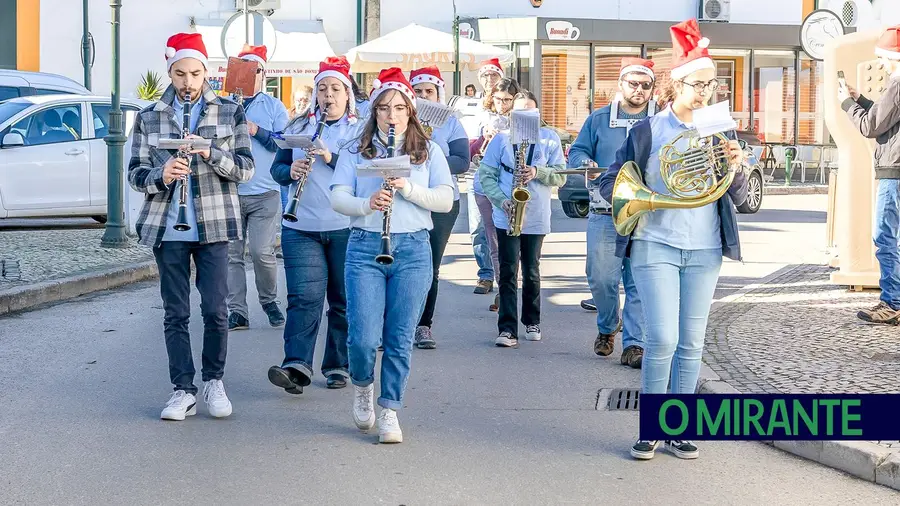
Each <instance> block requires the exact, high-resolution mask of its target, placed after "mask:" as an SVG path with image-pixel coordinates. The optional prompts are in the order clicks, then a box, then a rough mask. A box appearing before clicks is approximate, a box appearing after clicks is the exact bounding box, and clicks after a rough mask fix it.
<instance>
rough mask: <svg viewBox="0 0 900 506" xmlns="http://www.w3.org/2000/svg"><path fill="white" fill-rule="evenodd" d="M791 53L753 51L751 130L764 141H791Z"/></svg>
mask: <svg viewBox="0 0 900 506" xmlns="http://www.w3.org/2000/svg"><path fill="white" fill-rule="evenodd" d="M794 79H796V76H795V72H794V53H793V52H792V51H764V50H757V51H755V52H754V68H753V82H754V86H753V111H754V123H755V124H754V125H753V126H754V130H756V131H757V132H758V133H759V136H760V139H761V140H762V141H763V142H766V143H773V144H793V143H795V142H796V140H795V138H794V109H795V107H796V97H795V96H794Z"/></svg>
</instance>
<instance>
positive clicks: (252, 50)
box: [238, 44, 268, 67]
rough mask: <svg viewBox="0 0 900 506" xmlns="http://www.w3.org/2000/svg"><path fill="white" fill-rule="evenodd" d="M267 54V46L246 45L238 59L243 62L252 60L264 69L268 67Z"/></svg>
mask: <svg viewBox="0 0 900 506" xmlns="http://www.w3.org/2000/svg"><path fill="white" fill-rule="evenodd" d="M266 53H268V49H266V46H249V45H246V44H245V45H244V48H243V49H241V52H240V53H238V58H240V59H242V60H252V61H255V62H258V63H259V64H260V65H262V66H263V67H265V66H266Z"/></svg>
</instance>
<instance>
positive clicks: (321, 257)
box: [281, 227, 350, 378]
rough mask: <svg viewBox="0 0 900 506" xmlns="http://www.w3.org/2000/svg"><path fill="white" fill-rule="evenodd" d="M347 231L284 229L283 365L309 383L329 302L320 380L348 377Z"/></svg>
mask: <svg viewBox="0 0 900 506" xmlns="http://www.w3.org/2000/svg"><path fill="white" fill-rule="evenodd" d="M349 237H350V230H349V229H346V228H345V229H343V230H335V231H332V232H301V231H299V230H294V229H292V228H287V227H282V229H281V249H282V251H283V254H284V276H285V278H286V281H287V299H288V307H287V322H286V323H285V326H284V362H282V365H281V366H282V367H291V368H293V369H296V370H297V371H300V372H301V373H303V374H304V375H306V377H307V378H312V377H313V368H312V361H313V353H314V352H315V351H316V337H317V336H318V335H319V325H320V323H321V322H322V308H323V306H324V305H325V300H326V299H327V300H328V313H327V315H328V331H327V332H326V334H325V356H324V357H323V358H322V374H323V375H325V376H329V375H331V374H340V375H342V376H345V377H346V376H349V373H348V364H347V295H346V293H345V290H344V261H345V259H346V257H347V240H348V238H349Z"/></svg>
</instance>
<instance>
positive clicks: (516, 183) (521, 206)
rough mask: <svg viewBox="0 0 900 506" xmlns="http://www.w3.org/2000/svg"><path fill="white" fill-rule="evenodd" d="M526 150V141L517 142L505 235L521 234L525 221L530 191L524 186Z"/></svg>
mask: <svg viewBox="0 0 900 506" xmlns="http://www.w3.org/2000/svg"><path fill="white" fill-rule="evenodd" d="M527 152H528V143H527V142H523V143H521V144H519V149H518V152H517V153H516V167H515V169H514V171H513V188H512V197H511V198H512V202H513V208H512V211H510V213H509V228H508V229H507V230H506V233H507V235H510V236H512V237H518V236H519V235H522V224H523V223H524V222H525V204H527V203H528V201H529V200H531V192H529V191H528V188H526V187H525V154H526V153H527Z"/></svg>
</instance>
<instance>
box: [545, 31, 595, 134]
mask: <svg viewBox="0 0 900 506" xmlns="http://www.w3.org/2000/svg"><path fill="white" fill-rule="evenodd" d="M590 65H591V61H590V46H588V45H549V44H548V45H543V46H541V99H540V100H541V104H540V106H541V117H542V118H543V119H544V121H546V122H547V123H548V124H550V125H551V126H554V127H556V128H558V129H562V130H565V131H567V132H569V133H571V134H572V135H578V131H579V130H580V129H581V125H582V124H584V121H585V119H587V117H588V115H589V114H590V113H591V91H590V88H591V86H590V83H589V82H588V79H589V75H590Z"/></svg>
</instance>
